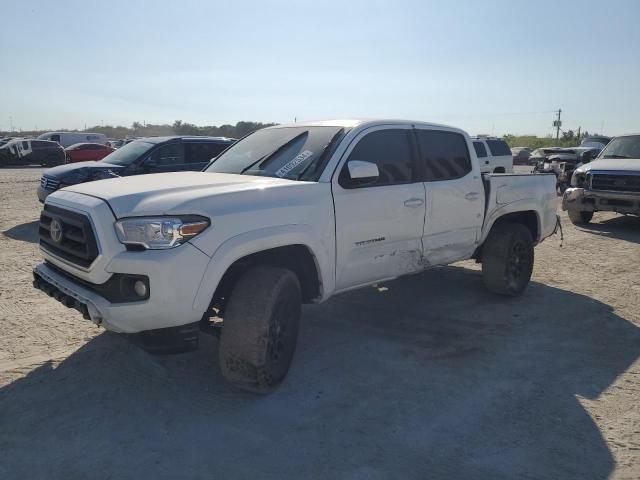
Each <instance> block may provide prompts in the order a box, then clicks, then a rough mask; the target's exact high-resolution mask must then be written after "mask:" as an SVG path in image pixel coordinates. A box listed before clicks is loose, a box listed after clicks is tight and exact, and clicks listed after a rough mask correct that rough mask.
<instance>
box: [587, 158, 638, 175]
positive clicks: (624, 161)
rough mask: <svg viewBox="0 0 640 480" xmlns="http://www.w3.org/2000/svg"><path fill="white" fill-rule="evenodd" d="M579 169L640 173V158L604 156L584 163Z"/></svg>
mask: <svg viewBox="0 0 640 480" xmlns="http://www.w3.org/2000/svg"><path fill="white" fill-rule="evenodd" d="M578 170H579V171H580V172H588V171H590V170H620V171H630V172H638V173H640V159H638V158H602V159H600V160H594V161H592V162H589V163H587V164H585V165H582V166H581V167H580V168H578Z"/></svg>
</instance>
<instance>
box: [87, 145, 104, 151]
mask: <svg viewBox="0 0 640 480" xmlns="http://www.w3.org/2000/svg"><path fill="white" fill-rule="evenodd" d="M84 149H85V150H102V145H85V146H84Z"/></svg>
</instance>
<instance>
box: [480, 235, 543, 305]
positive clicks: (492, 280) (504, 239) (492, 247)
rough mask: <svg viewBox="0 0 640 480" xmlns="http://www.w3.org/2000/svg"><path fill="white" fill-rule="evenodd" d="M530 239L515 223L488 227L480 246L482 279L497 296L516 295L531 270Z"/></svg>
mask: <svg viewBox="0 0 640 480" xmlns="http://www.w3.org/2000/svg"><path fill="white" fill-rule="evenodd" d="M533 260H534V253H533V240H532V238H531V233H530V232H529V229H528V228H527V227H525V226H524V225H522V224H519V223H504V224H502V225H496V226H494V227H493V228H492V229H491V232H490V233H489V236H488V237H487V240H486V241H485V243H484V246H483V248H482V279H483V280H484V284H485V286H486V287H487V288H488V289H489V290H490V291H491V292H493V293H497V294H500V295H509V296H516V295H520V294H521V293H522V292H523V291H524V289H525V288H526V287H527V285H528V284H529V280H530V279H531V273H532V272H533Z"/></svg>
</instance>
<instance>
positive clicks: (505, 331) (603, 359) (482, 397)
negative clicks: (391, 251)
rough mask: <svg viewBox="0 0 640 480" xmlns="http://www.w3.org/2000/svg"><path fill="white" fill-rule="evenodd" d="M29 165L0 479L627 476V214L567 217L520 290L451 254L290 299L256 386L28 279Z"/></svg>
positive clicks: (32, 241)
mask: <svg viewBox="0 0 640 480" xmlns="http://www.w3.org/2000/svg"><path fill="white" fill-rule="evenodd" d="M40 173H41V169H35V168H34V169H4V170H0V212H1V214H0V232H2V233H0V272H1V273H0V478H2V479H7V480H9V479H27V478H28V479H39V478H43V479H44V478H46V479H65V480H66V479H76V478H92V479H109V478H118V479H123V478H135V479H140V478H154V479H164V478H167V479H169V478H170V479H175V478H209V479H210V478H222V479H234V478H242V479H245V478H274V479H280V478H318V479H325V478H332V479H383V478H393V479H396V478H403V479H408V478H415V479H427V478H428V479H440V478H442V479H457V478H459V479H474V478H486V479H499V478H504V479H515V478H518V479H542V478H549V479H551V478H553V479H581V480H583V479H604V478H616V479H622V478H628V479H631V478H634V479H638V478H640V402H639V401H638V400H639V399H640V361H639V360H638V356H639V354H640V329H639V328H638V327H639V326H640V275H639V273H638V272H639V270H638V265H639V260H640V220H639V219H635V218H627V217H621V216H616V215H613V214H596V216H595V218H594V223H593V224H591V225H589V226H588V227H585V228H576V227H574V226H572V225H571V224H570V223H569V221H568V219H567V217H566V215H563V225H564V235H565V240H564V246H563V247H562V248H560V239H559V238H558V237H552V238H550V239H548V240H547V241H545V242H544V243H543V244H542V245H540V246H539V247H537V248H536V264H535V270H534V276H533V281H532V283H531V285H530V287H529V288H528V290H527V291H526V292H525V294H524V295H523V296H522V297H520V298H515V299H504V298H499V297H496V296H494V295H491V294H490V293H488V292H487V291H485V289H484V288H483V286H482V279H481V276H480V272H479V269H478V266H477V265H475V264H474V263H473V262H462V263H459V264H456V265H454V266H451V267H446V268H438V269H434V270H431V271H428V272H425V273H423V274H419V275H415V276H411V277H407V278H403V279H400V280H396V281H393V282H389V283H386V284H385V285H379V286H378V287H371V288H367V289H363V290H359V291H356V292H353V293H349V294H344V295H340V296H338V297H336V298H333V299H332V300H330V301H329V302H327V303H325V304H323V305H319V306H308V307H305V308H304V313H303V322H302V327H301V333H300V342H299V345H298V350H297V352H296V358H295V359H294V364H293V366H292V369H291V371H290V373H289V376H288V378H287V379H286V381H285V382H284V383H283V385H282V386H281V387H280V388H279V389H278V390H277V391H276V392H275V393H273V394H272V395H270V396H266V397H256V396H253V395H249V394H245V393H241V392H238V391H235V390H234V389H232V388H230V387H229V386H227V385H226V384H225V383H223V381H222V378H221V375H220V373H219V371H218V368H217V362H216V349H217V341H216V340H215V339H213V338H211V337H205V336H203V338H202V341H201V348H200V349H199V350H198V351H197V352H194V353H190V354H183V355H177V356H165V357H154V356H150V355H148V354H146V353H144V352H142V351H140V350H138V348H137V347H135V346H133V345H132V344H131V343H130V342H129V341H128V340H127V338H125V337H123V336H119V335H115V334H109V333H105V332H104V331H103V330H101V329H99V328H98V327H95V326H94V325H93V324H91V323H90V322H87V321H85V320H83V319H82V317H81V316H80V315H79V314H77V313H76V312H75V311H73V310H68V309H66V308H64V307H63V306H61V305H59V304H58V303H57V302H56V301H54V300H53V299H50V298H48V297H46V296H44V295H43V294H42V293H41V292H38V291H36V290H34V289H33V288H32V286H31V269H32V268H33V266H34V265H36V264H37V263H38V262H39V261H40V256H39V253H38V247H37V219H38V215H39V210H40V206H39V204H38V202H37V200H36V197H35V189H36V185H37V181H38V179H39V176H40Z"/></svg>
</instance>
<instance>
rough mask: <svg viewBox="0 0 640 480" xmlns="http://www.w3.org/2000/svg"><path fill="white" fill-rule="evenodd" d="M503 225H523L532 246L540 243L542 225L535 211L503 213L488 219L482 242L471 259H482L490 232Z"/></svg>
mask: <svg viewBox="0 0 640 480" xmlns="http://www.w3.org/2000/svg"><path fill="white" fill-rule="evenodd" d="M505 223H519V224H522V225H524V226H525V227H527V229H528V230H529V233H531V238H532V240H533V244H534V245H536V244H537V243H538V242H539V241H540V238H541V234H542V233H541V232H542V223H541V220H540V215H539V213H538V212H537V211H536V210H518V211H512V212H505V213H503V214H502V215H496V216H494V217H493V218H491V219H490V221H489V223H487V225H486V227H485V228H484V230H483V233H482V242H481V243H480V246H479V247H478V248H477V249H476V251H475V252H474V254H473V256H472V258H475V259H476V260H478V259H480V258H482V246H483V245H484V242H485V241H486V239H487V237H488V236H489V233H491V230H492V229H493V228H494V227H495V226H496V225H503V224H505Z"/></svg>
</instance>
